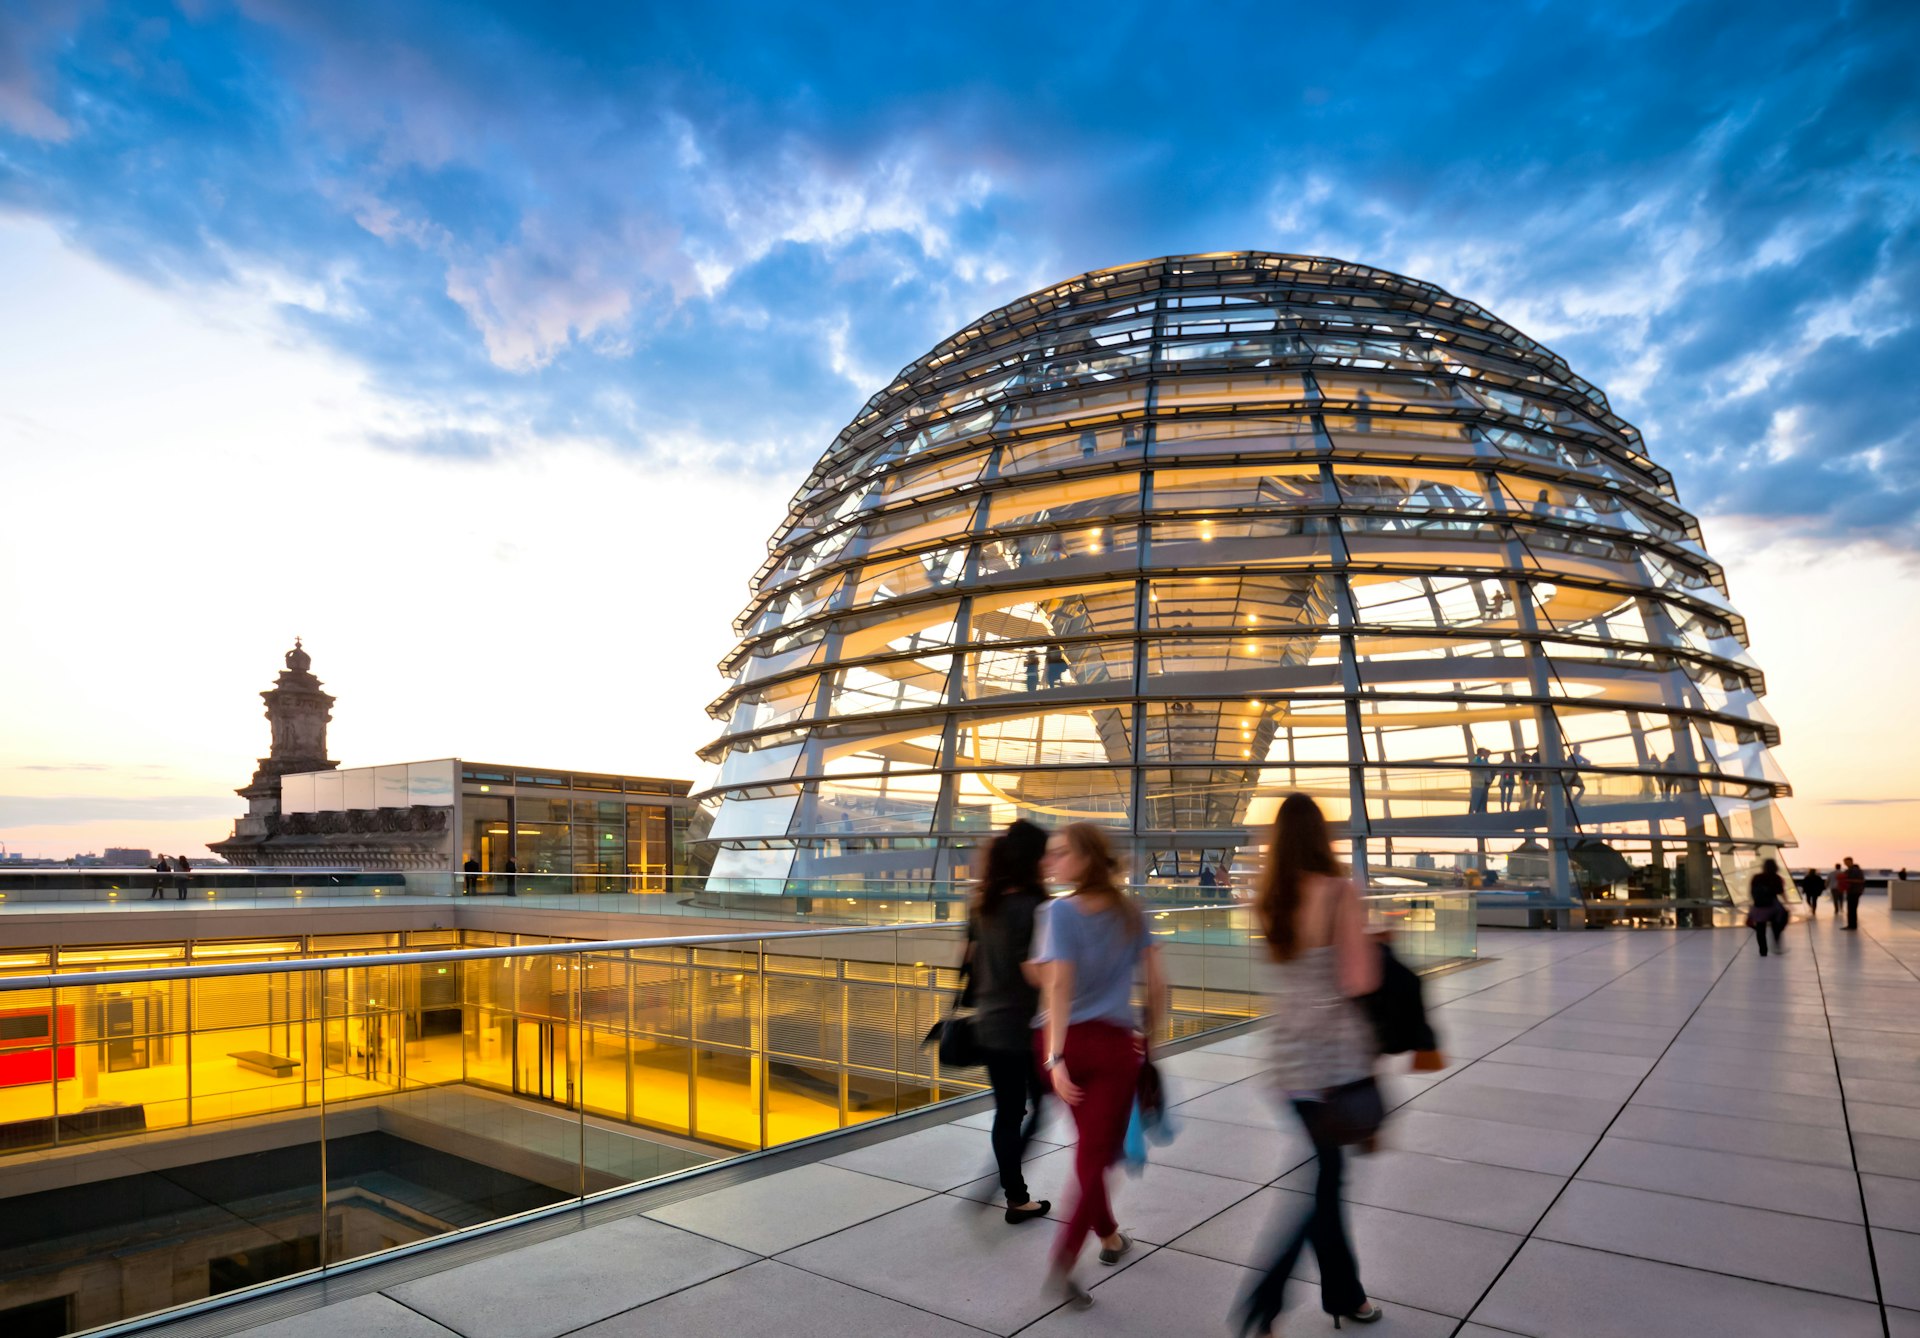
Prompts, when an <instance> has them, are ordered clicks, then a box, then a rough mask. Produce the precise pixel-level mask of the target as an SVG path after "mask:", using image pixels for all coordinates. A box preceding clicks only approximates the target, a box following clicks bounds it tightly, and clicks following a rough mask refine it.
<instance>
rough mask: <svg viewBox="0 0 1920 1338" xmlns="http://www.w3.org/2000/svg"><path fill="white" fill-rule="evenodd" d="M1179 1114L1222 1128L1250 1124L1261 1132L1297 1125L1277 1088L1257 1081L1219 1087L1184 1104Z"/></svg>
mask: <svg viewBox="0 0 1920 1338" xmlns="http://www.w3.org/2000/svg"><path fill="white" fill-rule="evenodd" d="M1175 1114H1176V1117H1179V1116H1192V1117H1194V1118H1196V1119H1202V1120H1216V1121H1218V1122H1220V1123H1222V1124H1248V1125H1252V1126H1254V1127H1255V1128H1258V1129H1280V1128H1285V1127H1289V1126H1291V1125H1293V1124H1295V1123H1296V1122H1297V1121H1296V1119H1295V1117H1294V1114H1293V1112H1292V1111H1291V1110H1285V1109H1283V1108H1282V1106H1281V1104H1280V1100H1279V1094H1278V1093H1277V1092H1275V1090H1274V1087H1273V1085H1272V1084H1271V1083H1267V1082H1262V1081H1260V1080H1259V1079H1257V1078H1253V1079H1248V1080H1247V1081H1245V1082H1236V1083H1234V1084H1233V1085H1231V1086H1229V1087H1216V1088H1215V1089H1214V1090H1213V1091H1211V1092H1208V1093H1206V1094H1204V1095H1202V1096H1197V1097H1195V1098H1193V1099H1192V1100H1191V1101H1183V1102H1181V1103H1180V1104H1179V1106H1178V1107H1177V1108H1176V1111H1175Z"/></svg>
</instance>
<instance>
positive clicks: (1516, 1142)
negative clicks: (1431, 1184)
mask: <svg viewBox="0 0 1920 1338" xmlns="http://www.w3.org/2000/svg"><path fill="white" fill-rule="evenodd" d="M1596 1137H1597V1136H1596V1135H1594V1134H1583V1133H1578V1132H1575V1131H1572V1130H1567V1129H1538V1128H1533V1127H1530V1126H1527V1125H1520V1124H1504V1123H1502V1122H1500V1121H1498V1120H1482V1119H1476V1118H1474V1117H1472V1116H1468V1115H1444V1114H1440V1113H1439V1112H1436V1111H1426V1110H1399V1111H1395V1112H1394V1114H1393V1117H1392V1118H1391V1119H1389V1120H1388V1121H1387V1124H1386V1128H1385V1130H1384V1131H1383V1132H1382V1142H1383V1143H1384V1145H1385V1146H1386V1147H1389V1148H1403V1149H1405V1150H1406V1151H1408V1152H1430V1153H1433V1154H1434V1155H1436V1156H1442V1157H1458V1158H1460V1159H1461V1160H1463V1161H1477V1162H1482V1163H1484V1164H1486V1165H1488V1166H1511V1167H1513V1168H1515V1169H1516V1170H1521V1171H1540V1172H1543V1173H1545V1174H1548V1175H1559V1176H1568V1175H1572V1174H1573V1172H1574V1169H1575V1168H1576V1167H1578V1166H1579V1165H1580V1162H1581V1160H1582V1159H1583V1158H1584V1157H1585V1156H1586V1155H1587V1153H1588V1152H1589V1151H1591V1150H1592V1148H1593V1145H1594V1141H1595V1138H1596Z"/></svg>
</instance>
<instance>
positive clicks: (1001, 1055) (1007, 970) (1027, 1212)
mask: <svg viewBox="0 0 1920 1338" xmlns="http://www.w3.org/2000/svg"><path fill="white" fill-rule="evenodd" d="M1046 853H1047V834H1046V832H1045V831H1043V830H1041V829H1040V828H1038V827H1036V826H1034V825H1033V824H1032V823H1031V822H1027V821H1025V820H1024V819H1023V820H1021V821H1019V822H1016V823H1014V824H1013V825H1012V826H1011V827H1009V828H1007V830H1006V831H1005V832H1003V833H1001V835H999V836H997V837H995V838H994V840H993V842H992V843H991V844H990V845H988V846H987V855H986V868H985V870H984V872H983V874H982V876H981V879H980V885H979V887H978V888H976V889H975V890H974V894H973V905H972V907H971V910H970V912H969V914H968V916H967V962H968V965H969V968H970V969H971V971H972V977H973V1004H974V1013H973V1033H974V1037H975V1039H976V1041H977V1042H978V1044H979V1046H980V1049H981V1051H982V1052H983V1053H984V1054H985V1056H986V1066H987V1078H988V1079H989V1080H990V1081H991V1082H992V1083H993V1158H994V1160H995V1161H996V1162H997V1163H999V1166H1000V1188H1001V1189H1002V1190H1003V1191H1004V1192H1005V1194H1006V1196H1007V1221H1008V1223H1009V1224H1016V1223H1020V1222H1025V1221H1029V1220H1031V1219H1033V1218H1035V1217H1045V1216H1046V1215H1047V1213H1048V1211H1050V1210H1051V1209H1052V1207H1053V1205H1052V1204H1051V1203H1049V1202H1047V1200H1045V1199H1041V1200H1039V1201H1038V1202H1036V1201H1035V1200H1034V1199H1033V1198H1031V1197H1030V1196H1029V1195H1028V1193H1027V1181H1026V1177H1025V1176H1023V1175H1022V1174H1021V1172H1020V1163H1021V1160H1022V1158H1023V1157H1024V1156H1025V1155H1026V1151H1027V1143H1028V1142H1029V1141H1030V1140H1031V1139H1032V1138H1033V1131H1034V1129H1035V1127H1036V1126H1038V1125H1039V1123H1040V1103H1041V1098H1042V1095H1043V1094H1044V1092H1045V1090H1046V1089H1045V1087H1044V1085H1043V1080H1042V1077H1041V1073H1040V1066H1039V1063H1038V1060H1037V1056H1036V1055H1035V1054H1034V1038H1033V1028H1034V1015H1035V1014H1036V1013H1037V1012H1038V1011H1039V1007H1040V991H1039V989H1038V987H1037V986H1036V985H1035V984H1034V982H1033V980H1031V979H1029V972H1031V973H1032V974H1033V975H1036V976H1037V975H1038V974H1039V968H1037V967H1034V966H1032V965H1031V964H1030V963H1029V962H1028V961H1027V956H1028V953H1029V952H1030V951H1031V949H1032V947H1033V921H1034V916H1035V915H1036V914H1037V913H1038V911H1039V909H1040V907H1041V906H1042V905H1044V904H1045V902H1046V900H1047V892H1046V888H1045V887H1043V886H1042V885H1041V882H1040V860H1041V858H1042V857H1043V856H1044V855H1045V854H1046Z"/></svg>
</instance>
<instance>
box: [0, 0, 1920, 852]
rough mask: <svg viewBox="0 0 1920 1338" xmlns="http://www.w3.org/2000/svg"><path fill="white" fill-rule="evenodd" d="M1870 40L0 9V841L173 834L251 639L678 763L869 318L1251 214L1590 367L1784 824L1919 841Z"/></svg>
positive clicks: (220, 828) (1891, 95) (943, 322)
mask: <svg viewBox="0 0 1920 1338" xmlns="http://www.w3.org/2000/svg"><path fill="white" fill-rule="evenodd" d="M1916 70H1920V6H1916V5H1914V4H1913V3H1911V0H1908V2H1907V3H1904V4H1901V3H1858V4H1844V5H1840V6H1837V7H1835V6H1808V5H1786V4H1773V3H1765V2H1754V0H1750V2H1749V3H1744V4H1724V5H1683V4H1672V3H1661V4H1636V3H1608V4H1604V5H1591V4H1550V3H1531V4H1519V3H1501V4H1488V5H1480V6H1453V7H1434V6H1411V5H1408V6H1399V5H1372V6H1338V7H1336V6H1316V7H1312V8H1308V7H1302V6H1288V5H1275V4H1271V3H1269V4H1264V5H1213V6H1206V5H1186V6H1157V7H1150V6H1145V5H1137V4H1128V3H1111V4H1103V5H1099V6H1069V5H1022V6H1010V5H972V6H966V7H963V8H960V9H954V8H953V7H947V8H945V9H938V8H934V7H924V6H923V7H918V8H917V9H916V8H914V7H901V6H878V5H875V6H870V7H852V6H841V7H837V8H836V7H827V6H811V7H808V6H795V5H789V4H783V5H772V6H766V7H755V6H740V5H723V4H708V5H693V6H687V5H676V6H672V7H661V8H657V9H651V8H647V7H643V6H632V5H608V4H604V3H595V4H556V3H542V4H537V5H527V6H480V5H458V6H456V5H443V4H434V3H420V2H419V0H405V2H403V0H386V3H362V2H361V0H311V2H309V3H303V4H294V3H289V2H288V0H243V2H242V3H238V4H234V3H227V2H225V0H190V2H188V3H181V4H175V5H166V4H131V3H122V4H109V3H105V2H104V0H0V497H5V498H6V499H7V500H8V504H9V511H8V516H9V520H8V524H7V526H5V527H0V609H4V610H6V619H7V620H6V623H5V626H6V631H7V635H8V637H9V651H10V653H9V654H8V655H7V656H5V657H0V702H5V703H7V704H8V710H7V714H6V717H5V718H4V720H0V841H8V842H11V843H12V844H13V846H14V847H15V848H21V847H25V848H30V849H37V850H41V851H48V852H52V853H59V854H65V853H68V849H69V848H71V846H73V845H78V844H81V843H91V844H94V845H100V844H105V843H108V842H111V843H113V844H153V845H156V846H158V847H159V848H161V849H170V848H173V847H174V846H176V845H178V846H181V847H183V848H197V844H198V843H199V842H200V841H202V840H205V839H217V838H218V837H219V836H221V835H223V834H224V829H225V819H224V818H222V817H221V816H220V815H222V814H231V813H233V812H235V811H237V809H238V803H237V801H236V800H234V799H233V798H232V797H231V795H230V790H231V787H232V786H234V785H237V784H239V783H241V782H242V781H243V780H244V779H245V777H246V775H247V774H248V773H249V772H250V771H251V769H252V767H253V758H254V757H256V756H258V754H259V753H260V752H262V751H264V744H265V737H264V726H263V724H262V722H261V721H260V719H259V715H258V705H257V699H256V698H255V697H254V696H253V694H254V693H257V692H258V691H259V690H260V689H261V688H263V687H265V686H266V685H267V682H268V681H269V680H270V678H271V674H272V673H273V671H274V670H275V669H277V668H278V663H279V655H280V653H281V652H282V651H283V650H284V649H285V648H286V646H287V644H288V643H289V642H290V641H291V639H292V636H293V635H294V634H295V633H301V634H304V635H305V636H306V638H307V642H308V645H309V646H310V647H311V648H312V649H313V651H314V654H315V665H316V669H317V670H318V671H319V672H320V674H321V676H322V677H323V678H325V679H326V680H327V681H328V684H329V688H330V690H333V691H335V692H337V693H338V694H339V695H340V705H339V706H338V707H337V708H336V719H335V726H334V740H335V746H334V750H333V752H334V756H335V757H337V758H340V759H341V760H342V761H343V762H345V763H347V764H349V765H358V764H366V763H371V762H388V761H395V760H402V759H407V758H426V757H436V756H449V755H464V756H468V757H476V758H496V759H502V760H507V761H514V762H526V763H529V764H551V765H564V766H573V767H579V768H590V769H605V770H616V769H618V770H632V771H636V772H646V773H651V774H669V775H691V774H693V771H694V768H695V763H694V761H693V757H692V754H693V752H694V750H695V749H696V748H697V747H698V746H699V745H700V744H702V743H704V742H706V741H707V740H708V739H709V738H710V737H711V730H712V722H710V721H708V720H706V719H705V717H704V716H703V715H702V714H701V713H700V711H699V706H700V705H701V704H704V703H705V702H706V701H708V700H710V699H711V698H712V697H713V696H714V695H715V693H716V692H717V691H718V688H719V679H718V677H717V675H716V673H715V670H714V667H713V666H714V664H715V662H716V661H717V660H718V659H719V658H720V656H721V655H722V654H723V653H724V651H725V650H726V649H727V647H728V645H729V643H730V638H731V631H730V628H729V626H728V623H729V621H730V619H731V617H732V615H733V614H734V613H735V612H736V611H737V610H738V609H739V607H740V605H741V602H742V599H743V596H744V593H745V585H746V581H747V578H748V577H749V575H750V574H751V573H752V572H753V570H754V569H755V567H756V566H758V564H759V562H760V560H761V558H762V557H763V556H764V548H763V543H764V539H765V536H766V535H768V534H769V533H771V532H772V530H773V529H774V527H775V525H776V524H777V522H778V520H779V517H780V515H781V513H782V511H783V508H784V504H785V501H786V499H787V497H788V496H789V495H790V494H791V492H792V489H793V487H794V486H795V485H796V484H797V483H798V482H799V480H800V479H801V478H802V477H803V476H804V474H805V473H806V470H807V467H808V466H809V465H810V464H811V463H812V462H813V460H814V459H815V458H816V457H817V456H818V454H819V453H820V451H821V450H822V449H824V447H825V446H826V445H827V444H828V443H829V442H830V441H831V440H832V438H833V436H834V434H835V433H836V432H837V431H838V430H839V429H840V427H841V426H842V424H844V423H845V422H846V421H847V419H848V418H849V417H851V416H852V414H853V413H854V412H855V410H856V409H857V408H858V407H859V405H860V404H861V403H862V402H863V401H864V400H865V399H866V398H867V397H868V396H869V395H870V394H872V393H873V392H874V391H875V390H877V389H878V388H880V387H881V386H883V385H884V384H885V383H886V382H887V381H888V380H889V379H890V377H891V376H892V374H893V372H894V371H895V370H896V369H897V368H899V367H900V366H902V365H903V364H905V363H907V362H909V361H911V360H912V359H914V358H916V357H917V356H919V355H920V354H921V353H922V352H924V351H925V350H926V349H927V348H928V347H930V346H931V345H933V344H934V343H935V342H937V341H938V340H939V339H940V338H942V337H943V336H945V335H946V334H948V333H949V332H951V331H952V330H954V329H956V328H958V327H960V326H961V325H963V324H965V323H966V322H968V321H969V320H971V319H973V318H974V317H976V316H978V315H979V314H981V313H983V312H985V311H987V310H989V309H991V308H993V307H995V306H998V305H1000V304H1002V303H1004V302H1007V301H1010V300H1012V299H1014V298H1017V297H1019V296H1020V295H1022V294H1023V293H1026V292H1029V291H1031V290H1033V289H1034V288H1037V287H1040V286H1042V285H1044V284H1047V283H1050V282H1053V281H1056V280H1060V279H1064V278H1067V277H1070V276H1072V275H1074V274H1077V273H1080V272H1082V271H1085V270H1088V269H1093V268H1099V267H1104V266H1110V265H1117V264H1123V263H1125V262H1128V261H1132V260H1139V259H1144V258H1147V257H1151V256H1155V255H1163V254H1169V253H1176V252H1190V251H1210V250H1236V249H1266V250H1275V251H1294V252H1307V253H1317V254H1324V255H1335V256H1340V257H1344V258H1347V259H1351V260H1356V261H1361V262H1365V263H1370V264H1374V265H1379V266H1382V267H1385V268H1388V269H1393V270H1398V271H1400V272H1402V273H1406V274H1410V275H1414V276H1416V277H1419V278H1422V279H1426V280H1429V281H1431V282H1434V283H1437V284H1440V285H1441V286H1443V287H1445V288H1448V289H1450V290H1451V291H1453V292H1456V293H1458V294H1460V295H1462V296H1464V297H1468V298H1471V299H1473V300H1474V301H1477V302H1479V303H1481V304H1483V305H1484V306H1486V307H1488V308H1489V309H1490V310H1492V311H1493V312H1495V313H1496V314H1497V315H1499V316H1501V317H1502V318H1504V319H1506V320H1507V321H1509V322H1511V323H1512V324H1514V325H1516V326H1518V327H1519V328H1521V329H1522V330H1524V331H1526V332H1527V333H1529V334H1531V335H1533V336H1534V337H1536V338H1538V339H1540V340H1542V341H1544V342H1545V343H1547V344H1549V345H1550V346H1552V347H1553V348H1555V349H1557V350H1558V351H1559V352H1561V353H1562V354H1563V355H1564V356H1565V357H1566V358H1567V360H1568V361H1569V362H1570V363H1571V365H1572V366H1573V368H1574V370H1575V371H1577V372H1578V373H1580V374H1581V375H1582V376H1584V377H1586V378H1587V379H1588V380H1590V381H1592V382H1594V383H1595V384H1597V385H1599V386H1601V387H1602V388H1603V389H1604V390H1605V391H1606V392H1607V393H1608V394H1609V395H1610V396H1611V398H1612V400H1613V402H1614V404H1615V406H1616V408H1617V409H1618V410H1619V411H1620V412H1621V413H1622V414H1624V415H1625V416H1626V417H1627V418H1629V419H1631V420H1632V421H1634V422H1636V423H1637V424H1639V426H1640V427H1641V428H1642V429H1643V430H1644V432H1645V433H1646V437H1647V441H1648V444H1649V447H1650V449H1651V451H1652V453H1653V454H1654V455H1655V457H1656V458H1657V459H1659V460H1660V461H1661V462H1662V463H1663V464H1665V465H1666V466H1667V467H1668V468H1669V469H1671V470H1672V472H1673V473H1674V475H1675V477H1676V479H1677V481H1678V485H1679V490H1680V495H1681V500H1682V502H1683V503H1684V504H1686V505H1687V506H1688V507H1689V508H1690V509H1692V510H1694V511H1696V512H1697V513H1699V514H1700V515H1701V516H1702V518H1703V521H1704V523H1705V525H1706V533H1707V535H1708V541H1709V544H1710V545H1712V547H1713V548H1714V550H1715V552H1716V554H1717V555H1718V556H1720V557H1721V558H1722V559H1723V560H1725V561H1726V562H1727V563H1728V566H1729V569H1730V574H1731V577H1732V588H1733V595H1734V598H1735V601H1736V603H1738V604H1739V605H1740V606H1741V607H1742V609H1743V610H1744V611H1745V612H1746V614H1747V615H1748V620H1749V623H1750V625H1751V626H1752V628H1753V629H1754V640H1755V647H1754V649H1755V655H1756V657H1757V658H1758V660H1759V661H1760V663H1761V664H1762V665H1763V666H1765V667H1766V669H1767V671H1768V674H1769V683H1770V686H1771V688H1772V695H1771V697H1770V699H1769V704H1770V706H1771V707H1772V709H1773V710H1774V713H1775V715H1776V716H1777V717H1778V718H1780V720H1781V723H1782V726H1783V729H1784V730H1785V733H1786V737H1787V745H1786V746H1785V747H1784V748H1783V750H1782V754H1781V756H1782V761H1783V764H1784V765H1785V766H1786V768H1787V770H1788V773H1789V775H1790V776H1791V777H1792V778H1793V779H1794V780H1795V783H1796V786H1797V794H1798V795H1799V796H1801V797H1800V798H1797V799H1796V800H1795V808H1794V809H1793V810H1792V820H1793V821H1794V823H1795V824H1796V826H1797V827H1798V829H1799V830H1800V832H1801V835H1802V837H1803V839H1806V840H1807V841H1808V845H1809V847H1810V848H1811V850H1812V852H1813V853H1814V854H1815V855H1817V856H1818V857H1821V858H1828V859H1831V858H1834V857H1837V856H1838V855H1839V854H1840V853H1844V852H1843V851H1842V850H1840V849H1839V848H1837V845H1836V844H1835V843H1837V842H1839V841H1840V840H1842V839H1844V840H1846V841H1847V842H1849V843H1853V842H1855V841H1856V840H1857V841H1858V843H1859V844H1858V852H1859V853H1862V854H1863V855H1864V854H1866V853H1867V852H1880V853H1879V854H1877V855H1876V856H1875V857H1876V858H1883V859H1886V860H1889V861H1892V862H1898V861H1899V860H1900V859H1908V860H1910V861H1912V862H1916V863H1920V846H1917V845H1915V844H1914V840H1915V838H1914V837H1912V836H1911V835H1903V834H1902V833H1903V832H1910V831H1911V822H1910V821H1909V820H1908V819H1909V818H1910V815H1911V809H1910V808H1901V807H1889V805H1911V804H1915V803H1920V798H1917V797H1916V796H1920V785H1917V784H1916V782H1915V777H1914V776H1913V769H1912V765H1911V759H1912V758H1913V757H1914V756H1916V755H1920V709H1916V708H1915V707H1914V706H1913V704H1912V700H1911V697H1912V694H1911V688H1910V685H1909V684H1907V682H1906V677H1907V671H1906V669H1905V666H1907V665H1910V664H1911V663H1912V662H1913V657H1914V656H1915V655H1917V654H1920V561H1916V559H1917V558H1920V427H1916V424H1920V376H1916V374H1915V371H1914V369H1915V368H1916V367H1920V98H1916V95H1915V93H1914V91H1913V89H1914V86H1915V84H1916V82H1920V81H1916V79H1915V77H1914V72H1915V71H1916ZM17 499H18V500H17ZM76 518H79V519H80V520H81V521H83V523H75V521H76ZM1843 634H1844V635H1845V636H1846V637H1848V638H1849V639H1850V640H1849V641H1846V642H1842V641H1840V640H1839V639H1838V638H1839V637H1841V636H1842V635H1843ZM450 637H457V638H460V640H459V641H458V643H457V647H458V648H457V650H455V651H454V653H453V654H451V655H449V654H448V653H447V652H448V650H449V649H450V648H451V647H453V646H454V645H455V644H456V643H454V642H452V641H450V639H449V638H450ZM1849 645H1850V646H1851V647H1852V649H1851V650H1849V649H1847V647H1848V646H1849ZM129 658H132V659H134V660H137V669H136V670H134V671H133V673H132V677H131V678H130V677H129V669H128V667H127V662H128V660H129ZM1842 661H1847V662H1848V670H1847V672H1848V675H1849V680H1848V681H1849V685H1850V689H1851V691H1850V692H1849V693H1848V694H1843V695H1836V694H1834V693H1833V692H1832V683H1833V681H1834V679H1833V675H1834V671H1835V667H1836V665H1837V664H1838V663H1840V662H1842ZM129 682H134V683H137V684H138V689H137V690H136V691H131V692H130V691H128V684H129ZM615 688H619V689H623V690H624V691H625V694H626V695H625V697H624V698H616V697H615V696H614V695H613V690H614V689H615ZM633 700H638V701H643V702H646V703H648V704H649V706H648V709H646V710H633V709H629V708H628V706H627V705H626V702H628V701H633ZM610 702H612V703H613V704H614V706H615V707H617V708H618V709H609V703H610ZM1868 702H1871V703H1878V704H1880V708H1883V709H1877V710H1876V711H1868V710H1863V709H1862V708H1861V703H1868ZM142 814H144V815H146V816H145V817H141V816H140V815H142ZM1896 828H1897V829H1898V830H1896ZM1875 842H1878V844H1877V845H1876V844H1874V843H1875Z"/></svg>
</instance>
